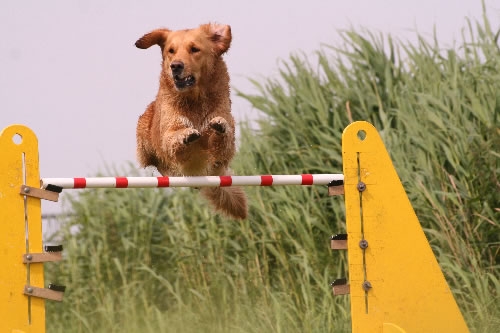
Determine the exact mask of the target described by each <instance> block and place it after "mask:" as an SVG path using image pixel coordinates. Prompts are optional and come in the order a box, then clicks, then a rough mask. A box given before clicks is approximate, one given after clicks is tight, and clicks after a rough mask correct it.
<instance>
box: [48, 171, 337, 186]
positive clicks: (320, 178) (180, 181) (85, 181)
mask: <svg viewBox="0 0 500 333" xmlns="http://www.w3.org/2000/svg"><path fill="white" fill-rule="evenodd" d="M343 180H344V175H343V174H303V175H261V176H196V177H88V178H42V179H41V187H42V188H46V187H47V186H48V185H55V186H58V187H61V188H63V189H79V188H145V187H214V186H272V185H328V184H329V183H330V182H332V181H343Z"/></svg>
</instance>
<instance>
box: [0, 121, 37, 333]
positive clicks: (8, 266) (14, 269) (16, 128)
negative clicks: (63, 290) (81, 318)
mask: <svg viewBox="0 0 500 333" xmlns="http://www.w3.org/2000/svg"><path fill="white" fill-rule="evenodd" d="M22 184H26V185H29V186H33V187H39V186H40V174H39V167H38V140H37V138H36V136H35V134H34V133H33V132H32V131H31V130H30V129H29V128H27V127H25V126H21V125H13V126H9V127H7V128H5V129H4V130H3V131H2V132H1V133H0V207H1V209H0V223H1V224H2V227H1V228H2V229H1V232H0V263H1V264H2V272H1V273H0V332H2V333H3V332H6V333H31V332H32V333H35V332H36V333H43V332H45V303H44V300H43V299H42V298H37V297H28V296H26V295H24V293H23V290H24V286H25V285H33V286H40V287H43V284H44V281H43V264H42V263H37V264H30V265H26V264H23V258H22V256H23V254H25V253H36V252H42V221H41V208H40V199H37V198H32V197H25V196H24V195H22V194H20V186H21V185H22Z"/></svg>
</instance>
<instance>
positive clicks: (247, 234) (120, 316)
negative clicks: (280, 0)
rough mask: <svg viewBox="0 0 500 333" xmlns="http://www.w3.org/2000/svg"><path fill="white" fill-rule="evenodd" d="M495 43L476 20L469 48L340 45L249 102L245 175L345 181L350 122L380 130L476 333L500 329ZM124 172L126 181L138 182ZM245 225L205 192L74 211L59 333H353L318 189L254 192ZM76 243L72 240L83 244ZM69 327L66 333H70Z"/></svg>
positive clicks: (336, 220) (152, 195)
mask: <svg viewBox="0 0 500 333" xmlns="http://www.w3.org/2000/svg"><path fill="white" fill-rule="evenodd" d="M499 32H500V30H496V31H495V30H493V29H492V28H491V27H490V24H489V21H488V19H487V17H486V15H485V16H484V18H483V20H482V21H481V22H480V23H475V22H471V21H467V26H466V29H464V33H463V40H462V42H461V44H460V45H459V46H458V47H455V48H443V47H441V46H440V45H439V43H438V39H437V37H435V38H434V40H432V41H427V40H425V39H424V38H419V40H418V42H417V43H416V44H409V43H403V42H399V41H395V40H394V39H392V38H391V37H390V36H388V37H386V36H383V35H377V34H373V33H371V32H369V31H361V32H357V31H345V32H342V33H341V36H342V38H343V45H341V46H338V47H325V48H324V49H323V50H321V51H319V52H318V53H317V54H316V57H315V61H310V60H308V59H306V57H305V56H292V57H291V58H290V59H289V60H288V61H286V62H283V63H282V65H281V67H280V73H279V74H280V75H279V76H278V77H277V78H270V79H267V80H266V81H265V82H263V83H262V82H257V81H254V83H255V87H256V88H257V91H258V92H257V93H256V94H245V93H243V92H239V94H240V96H242V97H243V98H246V99H247V100H248V101H250V102H251V104H252V105H253V107H254V108H255V109H257V110H259V111H260V112H262V113H263V117H262V118H261V119H260V120H258V129H257V130H255V129H251V128H250V124H248V123H247V124H243V125H242V130H241V138H240V141H241V145H240V146H241V147H240V151H239V155H238V157H237V159H236V160H235V163H234V165H233V167H234V170H235V173H236V174H272V173H274V174H299V173H336V172H341V171H342V159H341V140H340V139H341V134H342V131H343V129H344V128H345V127H346V126H347V125H348V124H349V123H350V122H352V121H355V120H367V121H369V122H371V123H373V124H374V125H375V126H376V128H377V129H378V130H379V132H380V134H381V136H382V139H383V141H384V143H385V144H386V147H387V149H388V151H389V152H390V155H391V157H392V159H393V162H394V165H395V167H396V170H397V171H398V173H399V176H400V178H401V179H402V180H403V185H404V186H405V189H406V191H407V193H408V195H409V197H410V200H411V202H412V205H413V207H414V208H415V211H416V213H417V215H418V217H419V219H420V222H421V223H422V225H423V227H424V229H425V231H426V234H427V237H428V239H429V241H430V243H431V245H432V247H433V249H434V252H435V254H436V256H437V258H438V261H439V263H440V265H441V267H442V269H443V272H444V274H445V276H446V278H447V280H448V282H449V284H450V287H451V288H452V290H453V293H454V295H455V298H456V299H457V301H458V303H459V306H460V308H461V310H462V313H463V315H464V317H465V318H466V320H467V322H468V324H469V327H470V328H471V329H472V330H473V331H475V332H497V331H498V330H500V319H499V318H500V305H499V304H500V299H499V294H498V291H499V290H500V278H499V274H498V271H499V265H500V262H499V256H498V254H499V251H500V239H499V234H500V233H499V231H500V230H499V229H500V181H499V178H498V175H499V174H500V172H499V171H500V158H499V157H500V149H499V148H500V129H499V123H500V48H499V43H498V36H499ZM130 169H132V168H131V167H130V168H128V169H127V170H126V171H127V174H130V173H133V172H134V171H130ZM246 191H247V193H248V195H249V202H250V214H249V216H250V217H249V219H248V220H246V221H243V222H236V221H231V220H226V219H223V218H221V217H219V216H217V215H214V214H213V213H212V212H211V211H210V210H209V209H208V205H207V203H206V202H204V201H203V200H202V199H201V198H200V196H199V193H197V190H194V189H175V190H160V189H156V190H151V189H130V190H110V189H98V190H89V191H86V192H82V193H80V194H79V195H78V196H77V197H74V198H73V199H72V200H71V202H70V210H71V212H72V213H73V214H74V217H71V218H69V220H68V221H67V223H65V227H64V228H63V230H62V231H61V235H59V236H61V237H63V239H64V243H65V249H66V250H65V253H66V260H64V261H63V262H62V263H58V264H55V265H53V266H49V267H48V268H49V269H48V272H47V275H48V277H47V278H48V280H50V281H57V282H59V283H62V284H66V285H67V286H68V289H67V292H66V296H65V301H64V303H62V304H54V303H50V306H49V310H48V331H49V332H68V331H71V332H177V331H182V332H198V331H203V332H346V331H349V330H350V319H349V310H350V308H349V300H348V297H345V298H344V297H335V298H334V297H332V296H331V289H330V287H329V285H328V282H330V281H331V280H332V279H333V278H336V277H340V276H344V275H345V271H346V258H345V254H343V253H337V252H335V253H332V251H330V250H329V235H331V234H332V233H337V232H342V231H343V230H344V228H345V226H344V222H343V221H344V205H343V202H342V199H339V198H335V197H333V198H330V197H328V196H327V189H326V188H323V187H310V188H304V187H269V188H247V189H246ZM75 228H77V230H78V231H77V232H76V231H75ZM70 328H71V329H70Z"/></svg>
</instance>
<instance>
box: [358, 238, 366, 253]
mask: <svg viewBox="0 0 500 333" xmlns="http://www.w3.org/2000/svg"><path fill="white" fill-rule="evenodd" d="M359 247H360V248H362V249H363V250H364V249H366V248H367V247H368V241H367V240H366V239H362V240H360V241H359Z"/></svg>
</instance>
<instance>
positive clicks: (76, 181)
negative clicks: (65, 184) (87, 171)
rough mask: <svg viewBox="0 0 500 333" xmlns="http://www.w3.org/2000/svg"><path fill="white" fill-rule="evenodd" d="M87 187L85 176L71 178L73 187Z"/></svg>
mask: <svg viewBox="0 0 500 333" xmlns="http://www.w3.org/2000/svg"><path fill="white" fill-rule="evenodd" d="M85 187H87V180H86V179H85V178H73V188H85Z"/></svg>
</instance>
